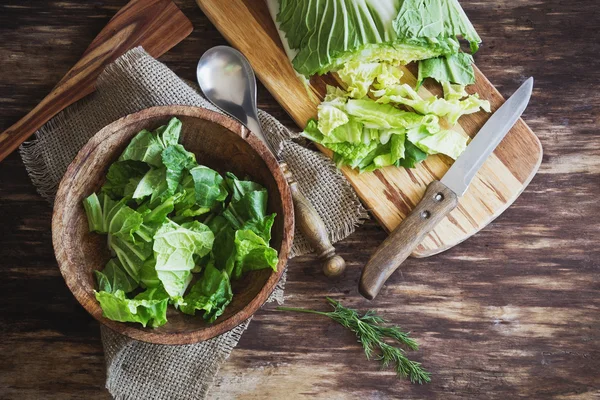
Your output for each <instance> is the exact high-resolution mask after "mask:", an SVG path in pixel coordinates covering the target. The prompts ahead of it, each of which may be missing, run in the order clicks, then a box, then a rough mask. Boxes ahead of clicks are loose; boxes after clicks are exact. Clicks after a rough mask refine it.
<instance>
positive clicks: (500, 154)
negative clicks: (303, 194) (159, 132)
mask: <svg viewBox="0 0 600 400" xmlns="http://www.w3.org/2000/svg"><path fill="white" fill-rule="evenodd" d="M196 1H197V3H198V5H199V6H200V8H201V9H202V10H203V11H204V13H205V14H206V15H207V16H208V18H209V19H210V20H211V21H212V23H213V24H214V25H215V26H216V27H217V29H218V30H219V31H220V32H221V33H222V34H223V36H225V38H226V39H227V40H228V41H229V42H230V43H231V45H232V46H233V47H235V48H237V49H238V50H240V51H241V52H242V53H243V54H244V55H245V56H246V57H247V58H248V60H249V61H250V64H252V67H253V68H254V70H255V72H256V75H257V76H258V78H259V79H260V80H261V82H262V83H263V84H264V85H265V87H266V88H267V89H268V90H269V91H270V92H271V94H272V95H273V96H274V97H275V99H277V101H278V102H279V104H281V105H282V106H283V108H285V110H286V111H287V112H288V113H289V114H290V116H291V117H292V118H293V119H294V121H295V122H296V123H297V124H298V126H299V127H300V128H304V126H305V124H306V122H307V121H308V119H310V118H314V117H315V116H316V113H317V105H318V104H319V102H320V101H321V99H322V98H323V96H324V94H325V87H326V84H336V83H337V81H336V79H335V77H333V76H330V75H327V76H323V77H313V78H312V79H311V82H310V87H309V90H306V88H305V86H304V84H303V83H302V82H301V81H300V80H299V79H298V78H297V76H296V74H295V72H294V69H293V68H292V65H291V63H290V62H289V60H288V57H287V56H286V53H285V51H284V49H283V46H282V44H281V40H280V38H279V34H278V31H277V28H276V27H275V24H274V23H273V20H272V19H271V15H270V14H269V10H268V8H267V5H266V4H265V3H264V2H263V0H227V1H223V0H196ZM404 73H405V75H404V81H405V82H407V83H410V84H411V85H414V83H415V81H416V79H415V77H414V73H415V70H414V69H412V70H409V69H406V68H405V71H404ZM475 73H476V83H475V84H474V85H472V86H470V87H469V92H470V93H472V92H477V93H479V94H480V96H481V97H482V98H485V99H488V100H489V101H490V103H491V105H492V111H495V110H496V109H497V108H498V107H500V105H502V103H503V102H504V99H503V98H502V96H501V95H500V93H499V92H498V91H497V90H496V89H495V88H494V86H493V85H492V84H491V83H490V82H489V81H488V80H487V79H486V78H485V76H484V75H483V74H482V73H481V71H479V69H477V68H475ZM419 93H420V94H421V95H424V96H427V95H430V94H431V93H434V94H438V95H439V94H441V89H439V88H436V87H435V85H431V86H427V85H425V87H424V88H422V89H421V90H420V92H419ZM490 115H491V114H487V113H484V112H479V113H476V114H471V115H466V116H463V117H461V119H460V120H459V124H458V125H456V126H455V127H453V128H452V129H454V130H457V131H460V132H463V133H465V134H467V135H469V136H471V137H472V136H474V135H475V134H476V133H477V131H478V130H479V129H480V128H481V127H482V126H483V124H484V123H485V121H486V120H487V119H488V118H489V117H490ZM321 150H322V151H323V152H325V153H326V154H330V153H329V152H328V151H327V150H326V149H323V148H321ZM541 160H542V146H541V144H540V141H539V140H538V138H537V137H536V136H535V135H534V133H533V132H532V131H531V129H529V127H528V126H527V125H526V124H525V123H524V122H523V121H522V120H519V121H518V122H517V123H516V125H515V126H514V127H513V129H512V130H511V131H510V132H509V133H508V134H507V135H506V137H505V138H504V140H503V141H502V142H501V143H500V145H499V146H498V147H497V148H496V150H495V151H494V154H493V155H492V156H490V157H489V159H488V160H487V161H486V162H485V164H484V165H483V167H482V168H481V170H480V171H479V172H478V174H477V176H476V177H475V179H474V180H473V182H472V183H471V186H470V187H469V189H468V190H467V192H466V193H465V195H464V196H463V197H462V198H461V199H460V202H459V205H458V207H457V208H456V209H455V210H454V211H452V213H450V215H449V216H448V217H447V218H446V219H444V220H443V221H442V222H441V223H440V224H439V225H438V226H437V227H436V228H435V229H434V230H433V231H432V232H431V233H430V234H429V235H428V236H427V238H426V239H425V240H424V241H423V242H422V243H421V244H420V245H419V246H418V247H417V249H416V250H415V251H414V252H413V254H412V255H413V256H415V257H427V256H430V255H433V254H436V253H439V252H441V251H444V250H446V249H448V248H450V247H452V246H454V245H456V244H458V243H460V242H462V241H463V240H465V239H467V238H468V237H470V236H471V235H473V234H474V233H476V232H477V231H479V230H480V229H481V228H483V227H484V226H486V225H487V224H488V223H490V222H491V221H492V220H493V219H494V218H496V217H497V216H498V215H500V213H502V211H504V210H505V209H506V208H507V207H508V206H509V205H511V204H512V203H513V202H514V201H515V199H516V198H517V197H518V196H519V195H520V194H521V192H522V191H523V190H524V189H525V187H526V186H527V184H528V183H529V181H531V179H532V178H533V176H534V175H535V173H536V171H537V170H538V167H539V165H540V163H541ZM451 164H452V160H451V159H450V158H448V157H446V156H443V155H434V156H429V157H428V158H427V159H426V160H425V161H424V162H422V163H421V164H420V165H419V166H418V167H417V168H415V169H405V168H398V167H386V168H383V169H381V170H378V171H375V172H372V173H363V174H358V173H357V172H356V171H353V170H351V169H349V168H342V172H343V173H344V175H345V176H346V178H348V180H349V181H350V183H351V184H352V186H353V187H354V189H355V190H356V192H357V193H358V195H359V196H360V198H361V199H362V201H363V202H364V204H365V206H366V207H367V208H368V209H369V211H371V213H372V214H373V215H374V216H375V218H377V220H379V222H380V223H381V225H382V226H383V227H384V228H385V229H386V230H388V231H391V230H393V229H394V228H395V227H396V226H397V225H398V224H399V223H400V222H401V221H402V219H403V218H405V217H406V215H407V214H408V213H409V212H410V211H411V210H412V209H413V208H414V207H415V205H416V204H417V203H418V202H419V200H420V199H421V197H422V196H423V193H424V192H425V188H426V187H427V185H428V184H429V183H430V182H431V181H432V180H434V179H440V178H441V177H442V176H443V175H444V173H445V172H446V171H447V170H448V168H449V167H450V165H451Z"/></svg>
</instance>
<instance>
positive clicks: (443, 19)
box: [393, 0, 481, 53]
mask: <svg viewBox="0 0 600 400" xmlns="http://www.w3.org/2000/svg"><path fill="white" fill-rule="evenodd" d="M401 3H402V5H401V7H400V10H399V11H398V14H397V16H396V18H395V19H394V22H393V25H394V30H395V31H396V34H397V35H398V37H399V38H402V39H405V40H409V39H428V40H429V41H433V42H445V41H447V40H449V39H452V40H454V41H457V40H458V39H457V38H458V37H459V36H461V37H463V38H465V39H466V40H468V41H469V44H470V47H471V52H473V53H475V52H476V51H477V50H478V49H479V44H480V43H481V38H480V37H479V35H478V34H477V32H476V31H475V28H474V27H473V24H471V21H469V18H468V17H467V15H466V14H465V12H464V10H463V9H462V7H461V6H460V4H459V3H458V0H402V2H401Z"/></svg>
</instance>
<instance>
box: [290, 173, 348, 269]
mask: <svg viewBox="0 0 600 400" xmlns="http://www.w3.org/2000/svg"><path fill="white" fill-rule="evenodd" d="M279 166H280V167H281V170H282V171H283V174H284V176H285V177H286V179H287V181H288V184H289V186H290V192H291V193H292V200H293V201H294V212H295V215H296V224H297V225H298V228H299V229H300V232H302V233H303V234H304V236H305V237H306V239H307V240H308V241H309V243H310V245H311V246H312V247H313V248H314V249H315V251H316V253H317V257H318V258H319V259H320V260H322V261H323V273H324V274H325V275H326V276H328V277H330V278H332V277H336V276H339V275H341V274H342V273H343V272H344V270H345V269H346V261H344V259H343V258H342V257H340V256H338V255H336V254H335V248H334V247H333V245H332V244H331V242H330V241H329V236H328V235H327V228H326V227H325V224H324V223H323V220H322V219H321V217H320V216H319V214H318V213H317V211H316V210H315V208H314V207H313V206H312V204H310V201H308V199H307V198H306V196H304V194H303V193H302V191H300V187H299V186H298V182H296V180H295V179H294V177H293V176H292V174H291V172H290V170H289V168H288V166H287V164H286V163H285V162H283V161H280V162H279Z"/></svg>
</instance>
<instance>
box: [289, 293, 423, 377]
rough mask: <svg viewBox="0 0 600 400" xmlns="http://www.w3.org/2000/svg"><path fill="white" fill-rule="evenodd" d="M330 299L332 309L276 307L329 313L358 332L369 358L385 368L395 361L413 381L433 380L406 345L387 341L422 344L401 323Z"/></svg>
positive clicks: (413, 347)
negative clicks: (392, 323)
mask: <svg viewBox="0 0 600 400" xmlns="http://www.w3.org/2000/svg"><path fill="white" fill-rule="evenodd" d="M327 301H328V302H329V304H331V305H332V306H333V308H334V310H333V311H330V312H324V311H316V310H309V309H306V308H294V307H277V309H278V310H281V311H296V312H304V313H311V314H318V315H324V316H326V317H329V318H331V319H332V320H334V321H335V322H337V323H339V324H340V325H342V326H343V327H345V328H347V329H349V330H351V331H352V332H354V334H356V337H357V338H358V341H359V342H360V343H361V344H362V347H363V349H364V352H365V356H366V357H367V360H370V359H372V358H374V359H375V360H378V361H381V365H382V367H384V368H386V367H388V366H390V365H393V366H394V369H395V370H396V373H397V374H398V376H401V377H403V378H405V377H408V378H409V379H410V381H411V382H412V383H420V384H423V383H427V382H430V381H431V377H430V374H429V372H427V371H425V370H424V369H423V368H421V364H420V363H418V362H415V361H411V360H409V359H408V358H407V357H406V355H405V351H404V349H402V348H401V347H397V346H392V345H390V344H388V343H386V341H385V338H389V339H392V340H393V341H395V342H397V343H399V344H401V345H404V346H406V347H408V348H409V349H411V350H417V349H418V348H419V345H418V344H417V342H415V341H414V340H413V339H412V338H410V337H409V335H408V333H405V332H402V330H400V327H398V326H384V325H383V324H385V323H387V321H386V320H385V319H384V318H382V317H380V316H378V315H377V314H375V313H374V312H373V311H367V312H366V313H365V314H364V315H362V316H361V315H360V314H359V313H358V312H357V311H356V310H353V309H351V308H346V307H344V306H343V305H342V304H341V303H340V302H339V301H335V300H333V299H331V298H329V297H327Z"/></svg>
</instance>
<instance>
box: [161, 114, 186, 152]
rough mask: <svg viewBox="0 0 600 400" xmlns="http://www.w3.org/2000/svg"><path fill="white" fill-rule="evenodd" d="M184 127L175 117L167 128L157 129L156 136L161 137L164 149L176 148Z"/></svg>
mask: <svg viewBox="0 0 600 400" xmlns="http://www.w3.org/2000/svg"><path fill="white" fill-rule="evenodd" d="M182 126H183V125H182V123H181V121H180V120H179V119H177V118H175V117H173V118H171V120H170V121H169V124H168V125H167V126H161V127H159V128H158V129H156V131H155V134H156V136H157V137H160V139H161V141H162V144H163V146H164V147H168V146H175V145H176V144H177V143H178V142H179V135H180V134H181V128H182Z"/></svg>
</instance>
